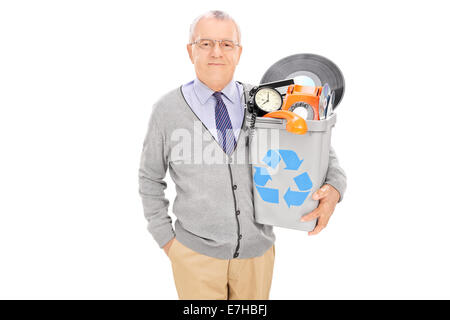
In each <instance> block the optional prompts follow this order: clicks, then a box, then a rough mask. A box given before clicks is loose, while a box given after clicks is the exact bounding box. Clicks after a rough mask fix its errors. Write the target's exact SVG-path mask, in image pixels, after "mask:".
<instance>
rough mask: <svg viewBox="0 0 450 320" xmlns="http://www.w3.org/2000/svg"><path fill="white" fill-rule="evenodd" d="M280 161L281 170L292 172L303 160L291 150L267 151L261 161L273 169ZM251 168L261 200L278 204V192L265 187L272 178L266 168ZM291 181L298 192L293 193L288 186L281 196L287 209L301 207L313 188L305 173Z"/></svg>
mask: <svg viewBox="0 0 450 320" xmlns="http://www.w3.org/2000/svg"><path fill="white" fill-rule="evenodd" d="M281 160H283V162H284V164H285V165H286V167H285V168H284V169H283V170H292V171H297V170H298V168H299V167H300V165H301V164H302V162H303V160H300V159H299V158H298V156H297V153H295V152H294V151H293V150H286V149H284V150H281V149H270V150H268V151H267V153H266V155H265V157H264V159H263V162H264V163H265V164H267V165H268V166H269V167H271V168H273V169H275V168H276V167H277V166H278V165H279V164H280V162H281ZM253 168H254V169H255V173H254V175H253V181H254V183H255V186H256V190H258V193H259V195H260V197H261V199H262V200H263V201H265V202H269V203H280V200H279V190H278V189H274V188H269V187H266V184H267V182H268V181H269V180H272V177H271V176H270V174H269V171H268V170H267V168H266V167H256V166H253ZM293 180H294V182H295V184H296V185H297V188H298V190H299V191H294V190H292V189H291V186H289V187H288V188H287V190H286V191H285V192H284V194H283V199H284V201H285V202H286V204H287V206H288V207H289V208H290V207H291V206H301V205H302V204H303V202H305V200H306V198H307V197H308V195H309V193H310V192H311V188H312V186H313V184H312V181H311V179H310V178H309V175H308V173H307V172H303V173H301V174H299V175H298V176H296V177H294V178H293Z"/></svg>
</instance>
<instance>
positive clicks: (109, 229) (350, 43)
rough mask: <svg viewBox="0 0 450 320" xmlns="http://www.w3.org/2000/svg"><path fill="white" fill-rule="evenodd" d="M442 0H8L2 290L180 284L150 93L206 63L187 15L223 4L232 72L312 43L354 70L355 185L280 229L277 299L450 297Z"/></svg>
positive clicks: (114, 289) (0, 122)
mask: <svg viewBox="0 0 450 320" xmlns="http://www.w3.org/2000/svg"><path fill="white" fill-rule="evenodd" d="M444 3H445V1H426V2H423V1H420V2H418V1H373V2H370V3H368V2H365V1H339V2H338V1H320V2H318V1H285V2H280V1H195V2H193V1H188V2H181V1H159V2H151V1H2V2H1V4H0V108H1V109H0V147H1V157H0V298H3V299H17V298H20V299H177V294H176V290H175V285H174V283H173V278H172V270H171V265H170V261H169V259H168V258H167V257H166V255H165V254H164V252H163V251H162V250H161V249H160V248H159V247H158V246H157V244H156V242H155V241H154V240H153V238H152V237H151V235H150V233H148V231H147V229H146V227H147V222H146V220H145V218H144V215H143V208H142V203H141V199H140V197H139V194H138V166H139V160H140V153H141V149H142V143H143V139H144V135H145V132H146V129H147V123H148V118H149V115H150V108H151V106H152V104H153V103H154V102H155V101H156V100H157V99H159V97H160V96H161V95H162V94H164V93H166V92H167V91H169V90H171V89H173V88H175V87H178V86H180V85H181V84H183V83H186V82H188V81H190V80H192V79H193V78H194V76H195V73H194V68H193V65H192V64H191V62H190V60H189V57H188V54H187V51H186V43H187V41H188V29H189V25H190V23H191V22H192V20H193V19H194V18H195V17H196V16H198V15H199V14H201V13H203V12H205V11H207V10H212V9H220V10H224V11H226V12H228V13H229V14H231V15H232V16H233V17H234V18H235V19H236V20H237V21H238V23H239V24H240V26H241V30H242V43H243V53H242V56H241V61H240V64H239V66H238V68H237V70H236V73H235V79H237V80H240V81H244V82H249V83H254V84H257V83H259V80H260V79H261V77H262V75H263V73H264V72H265V70H267V69H268V68H269V67H270V66H271V65H272V64H273V63H275V62H276V61H278V60H279V59H281V58H283V57H285V56H288V55H291V54H295V53H316V54H320V55H323V56H325V57H327V58H329V59H331V60H332V61H334V62H335V63H336V64H337V65H338V66H339V67H340V69H341V70H342V72H343V73H344V76H345V80H346V89H345V95H344V97H343V100H342V102H341V104H340V105H339V107H338V109H337V114H338V122H337V124H336V126H335V128H334V131H333V137H332V144H333V146H334V147H335V149H336V152H337V154H338V157H339V160H340V164H341V166H342V167H343V168H344V169H345V171H346V173H347V176H348V189H347V192H346V194H345V196H344V201H343V202H342V203H340V204H339V205H338V206H337V208H336V210H335V212H334V215H333V216H332V217H331V220H330V222H329V225H328V227H327V228H326V229H325V230H324V231H322V232H321V233H320V234H319V235H317V236H311V237H309V236H307V234H306V233H305V232H301V231H295V230H288V229H282V228H275V233H276V236H277V240H276V260H275V270H274V277H273V282H272V290H271V296H270V297H271V299H316V298H320V299H419V298H424V299H431V298H438V299H443V298H446V299H448V298H450V293H449V289H448V288H449V286H450V275H449V272H448V270H449V269H450V257H449V252H448V251H449V241H450V236H449V226H450V212H449V211H450V210H449V208H448V206H447V203H448V199H449V196H448V193H449V188H448V181H449V173H448V163H449V156H448V152H447V149H448V147H447V145H448V142H447V139H448V138H449V137H450V135H449V131H448V130H450V129H449V128H450V125H449V123H448V121H449V120H448V119H449V113H450V112H449V110H450V109H449V108H450V105H449V91H448V88H449V86H448V79H449V77H448V75H449V72H450V68H449V62H448V57H449V55H450V50H449V48H448V47H447V46H446V45H447V43H448V34H447V32H448V30H449V23H448V9H447V8H445V7H444ZM167 182H168V184H169V187H168V189H167V192H166V195H167V197H168V198H169V200H170V201H171V203H172V201H173V199H174V197H175V189H174V185H173V183H172V181H171V180H170V178H169V176H167ZM171 208H172V206H170V208H169V210H171Z"/></svg>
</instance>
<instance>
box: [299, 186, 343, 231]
mask: <svg viewBox="0 0 450 320" xmlns="http://www.w3.org/2000/svg"><path fill="white" fill-rule="evenodd" d="M340 196H341V195H340V194H339V191H337V190H336V189H335V188H334V187H333V186H331V185H329V184H324V185H323V186H322V188H320V189H319V190H317V191H316V192H314V193H313V195H312V198H313V199H314V200H319V206H318V207H317V208H316V209H314V210H313V211H311V212H310V213H308V214H307V215H304V216H303V217H302V218H301V219H300V221H302V222H304V221H310V220H313V219H315V218H318V220H317V225H316V227H315V228H314V230H313V231H310V232H308V235H309V236H312V235H315V234H318V233H319V232H320V231H322V229H323V228H325V227H326V226H327V224H328V220H330V217H331V215H332V214H333V212H334V208H335V207H336V204H337V203H338V201H339V199H340Z"/></svg>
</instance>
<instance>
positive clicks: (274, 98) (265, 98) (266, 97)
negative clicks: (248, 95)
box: [255, 88, 283, 112]
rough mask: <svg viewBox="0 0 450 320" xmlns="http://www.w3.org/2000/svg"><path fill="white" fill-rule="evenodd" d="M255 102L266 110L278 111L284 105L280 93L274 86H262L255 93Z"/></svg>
mask: <svg viewBox="0 0 450 320" xmlns="http://www.w3.org/2000/svg"><path fill="white" fill-rule="evenodd" d="M255 103H256V105H257V106H258V108H260V109H261V110H264V111H265V112H272V111H276V110H278V109H280V108H281V106H282V105H283V98H282V97H281V95H280V93H279V92H278V91H276V90H275V89H272V88H262V89H260V90H258V92H256V94H255Z"/></svg>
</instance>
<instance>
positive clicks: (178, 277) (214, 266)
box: [168, 239, 275, 300]
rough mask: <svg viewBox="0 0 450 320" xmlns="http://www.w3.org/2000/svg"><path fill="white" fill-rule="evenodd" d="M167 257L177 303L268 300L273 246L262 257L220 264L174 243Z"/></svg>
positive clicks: (177, 242)
mask: <svg viewBox="0 0 450 320" xmlns="http://www.w3.org/2000/svg"><path fill="white" fill-rule="evenodd" d="M168 256H169V258H170V261H171V263H172V271H173V276H174V280H175V286H176V288H177V292H178V297H179V299H180V300H198V299H201V300H227V299H228V300H255V299H256V300H267V299H269V292H270V286H271V284H272V274H273V266H274V261H275V245H273V246H272V247H271V248H270V249H269V250H267V251H266V253H264V254H263V255H262V256H260V257H256V258H248V259H231V260H222V259H216V258H212V257H209V256H206V255H203V254H200V253H197V252H195V251H193V250H191V249H189V248H188V247H186V246H184V245H183V244H181V243H180V242H179V241H178V240H177V239H175V240H174V241H173V243H172V245H171V247H170V248H169V253H168Z"/></svg>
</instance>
